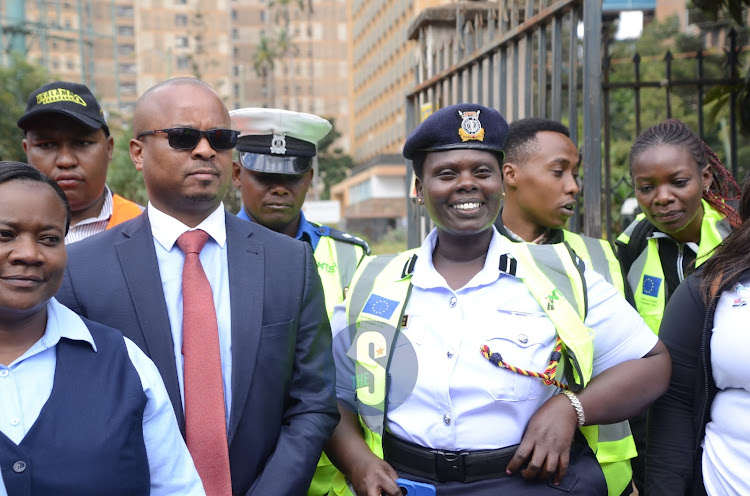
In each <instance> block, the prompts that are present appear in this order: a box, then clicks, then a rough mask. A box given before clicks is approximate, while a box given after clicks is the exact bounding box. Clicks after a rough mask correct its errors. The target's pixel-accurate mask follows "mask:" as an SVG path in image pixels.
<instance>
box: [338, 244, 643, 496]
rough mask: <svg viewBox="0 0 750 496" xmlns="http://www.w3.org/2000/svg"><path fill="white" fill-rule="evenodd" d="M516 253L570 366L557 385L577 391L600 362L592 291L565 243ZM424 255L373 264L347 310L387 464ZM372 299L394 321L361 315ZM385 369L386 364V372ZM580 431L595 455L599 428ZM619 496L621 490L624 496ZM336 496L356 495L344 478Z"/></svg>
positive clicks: (369, 418) (363, 409) (363, 416)
mask: <svg viewBox="0 0 750 496" xmlns="http://www.w3.org/2000/svg"><path fill="white" fill-rule="evenodd" d="M511 249H512V252H511V253H510V255H511V257H512V259H514V260H515V261H516V263H517V264H519V265H521V266H522V267H523V268H524V273H525V274H526V277H524V279H523V282H524V284H525V285H526V287H527V289H528V290H529V292H530V293H531V294H532V296H533V297H534V299H535V300H536V301H537V302H538V303H539V305H540V306H541V308H542V309H544V311H545V313H546V314H547V316H548V317H549V318H550V320H551V321H552V322H553V323H554V325H555V328H556V329H557V332H558V335H559V336H560V339H561V340H562V342H563V355H564V359H563V360H561V361H560V364H559V366H558V369H557V372H556V377H557V378H558V379H561V378H563V377H564V378H565V379H566V380H567V383H568V384H569V385H570V387H571V390H573V391H578V390H580V389H582V388H583V387H584V386H585V385H586V384H587V383H588V382H589V380H590V379H591V375H592V371H593V356H594V348H593V331H592V330H590V329H588V328H587V327H586V326H585V324H584V322H583V319H584V318H585V315H586V287H585V281H584V280H583V277H582V270H583V269H582V267H581V264H579V263H578V262H579V260H578V257H577V256H576V255H575V254H574V253H572V251H571V250H570V248H569V247H568V245H567V244H564V243H561V244H554V245H531V244H527V243H513V244H512V245H511ZM417 251H418V249H417V250H410V251H406V252H404V253H401V254H399V255H392V256H380V257H368V258H367V259H366V260H365V261H364V262H363V263H362V264H361V265H360V267H359V269H358V270H357V274H356V275H355V278H354V280H353V281H352V290H351V291H350V294H349V298H348V299H347V302H346V309H347V315H348V322H349V324H350V325H351V324H353V323H356V333H355V335H354V337H353V339H352V343H351V346H350V349H349V351H348V353H347V355H348V356H350V357H353V358H354V359H355V376H356V377H359V376H366V377H367V380H364V381H363V384H364V385H363V386H362V387H361V388H358V389H357V399H356V401H357V411H358V414H359V419H360V423H361V425H362V429H363V435H364V440H365V443H366V444H367V445H368V446H369V448H370V450H371V451H372V452H373V453H374V454H375V455H377V456H379V457H381V458H382V457H383V448H382V436H383V432H384V424H385V415H386V411H387V402H388V398H387V394H386V392H387V387H386V376H387V370H388V366H389V360H390V357H391V351H392V345H393V343H394V342H395V339H396V337H397V334H398V332H399V328H400V325H401V320H402V318H403V314H404V309H405V308H406V302H407V301H408V298H409V294H410V291H411V273H412V270H413V268H414V263H415V261H416V253H417ZM501 262H502V260H501ZM501 270H502V267H501ZM373 294H377V295H379V296H382V297H384V298H387V299H389V300H393V301H396V302H398V306H397V308H395V309H394V310H393V312H391V313H390V317H389V318H388V319H385V318H381V317H378V316H377V315H373V314H371V313H367V314H364V313H362V309H363V307H364V305H365V302H366V301H367V300H368V299H369V297H370V296H371V295H373ZM372 345H375V348H377V349H378V353H380V352H381V351H383V350H384V353H385V355H382V354H381V355H380V356H381V358H380V360H379V361H376V360H375V359H374V357H372V356H371V355H370V350H371V349H375V348H373V346H372ZM383 362H385V363H386V364H387V365H386V366H385V367H384V366H383V365H382V363H383ZM580 429H581V431H582V433H583V434H584V436H585V437H586V440H587V441H588V443H589V445H590V446H591V448H592V450H593V451H594V452H595V453H596V452H597V446H598V438H599V433H598V430H599V429H598V426H584V427H581V428H580ZM628 480H630V479H628ZM623 487H624V486H623ZM620 492H622V489H620V491H619V492H618V493H617V494H619V493H620ZM331 494H334V495H351V494H353V491H352V490H351V488H350V487H349V485H348V483H347V481H346V480H345V478H344V476H343V474H341V473H338V474H336V477H335V478H334V483H333V489H332V492H331ZM613 494H614V493H613Z"/></svg>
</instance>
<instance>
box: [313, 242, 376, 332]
mask: <svg viewBox="0 0 750 496" xmlns="http://www.w3.org/2000/svg"><path fill="white" fill-rule="evenodd" d="M364 256H365V249H364V248H363V247H361V246H360V245H357V244H354V243H346V242H344V241H340V240H338V239H333V238H331V237H328V236H321V238H320V240H319V241H318V246H317V247H316V248H315V253H313V258H315V263H316V264H317V265H318V275H319V276H320V282H321V283H323V292H324V293H325V300H326V310H327V311H328V319H329V320H330V318H331V317H332V316H333V307H335V306H336V305H338V304H339V303H341V302H342V301H344V298H345V297H346V290H347V288H348V287H349V284H350V283H351V281H352V278H353V277H354V273H355V272H356V270H357V266H358V265H359V263H360V261H361V260H362V259H363V258H364Z"/></svg>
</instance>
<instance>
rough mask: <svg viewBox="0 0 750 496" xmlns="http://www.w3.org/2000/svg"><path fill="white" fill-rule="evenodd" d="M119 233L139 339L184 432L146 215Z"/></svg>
mask: <svg viewBox="0 0 750 496" xmlns="http://www.w3.org/2000/svg"><path fill="white" fill-rule="evenodd" d="M123 235H124V236H125V238H126V239H125V240H124V241H121V242H120V243H117V245H115V248H116V250H117V256H118V257H119V259H120V266H121V267H122V272H123V274H124V275H125V281H126V282H127V285H128V290H129V291H130V297H131V299H132V300H133V306H134V307H135V313H136V315H137V317H138V323H139V324H140V329H141V332H142V333H143V341H144V342H145V343H146V347H147V348H148V350H147V352H148V355H149V357H150V358H151V360H153V362H154V363H155V364H156V367H157V368H158V369H159V372H160V373H161V376H162V379H163V380H164V385H165V386H166V387H167V393H168V394H169V399H170V401H171V402H172V407H173V408H174V411H175V414H176V416H177V423H178V424H179V426H180V430H181V431H183V433H184V429H185V416H184V413H183V411H182V398H181V396H180V384H179V381H178V380H177V366H176V365H175V357H174V341H173V340H172V331H171V327H170V325H169V314H168V312H167V304H166V302H165V301H164V290H163V288H162V285H161V277H159V263H158V261H157V259H156V250H155V249H154V238H153V235H152V234H151V224H150V223H149V221H148V215H147V214H146V213H143V214H142V215H141V216H140V217H139V222H134V223H133V225H132V226H128V228H127V229H124V230H123Z"/></svg>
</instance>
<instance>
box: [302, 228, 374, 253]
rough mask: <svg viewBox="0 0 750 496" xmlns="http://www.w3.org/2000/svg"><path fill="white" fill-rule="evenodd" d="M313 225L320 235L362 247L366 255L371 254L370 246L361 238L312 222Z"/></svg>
mask: <svg viewBox="0 0 750 496" xmlns="http://www.w3.org/2000/svg"><path fill="white" fill-rule="evenodd" d="M311 224H312V225H314V226H315V229H316V230H317V231H318V233H319V234H321V235H323V236H328V237H329V238H333V239H334V240H336V241H340V242H342V243H347V244H352V245H357V246H360V247H362V249H363V250H364V251H365V255H369V254H370V246H369V245H368V244H367V241H365V240H364V239H362V238H360V237H359V236H354V235H353V234H349V233H347V232H344V231H340V230H338V229H334V228H333V227H329V226H324V225H320V224H315V223H312V222H311Z"/></svg>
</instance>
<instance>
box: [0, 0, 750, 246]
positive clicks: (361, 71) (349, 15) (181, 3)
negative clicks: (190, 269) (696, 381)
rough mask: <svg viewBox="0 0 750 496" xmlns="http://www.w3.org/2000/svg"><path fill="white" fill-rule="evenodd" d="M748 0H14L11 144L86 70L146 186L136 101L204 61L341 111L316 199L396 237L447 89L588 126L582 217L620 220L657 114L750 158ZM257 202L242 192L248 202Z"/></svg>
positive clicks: (402, 235)
mask: <svg viewBox="0 0 750 496" xmlns="http://www.w3.org/2000/svg"><path fill="white" fill-rule="evenodd" d="M746 3H747V0H716V1H698V0H693V1H692V2H691V1H688V0H605V1H604V2H601V1H598V0H493V1H447V0H212V1H207V0H141V1H132V0H70V1H62V0H28V1H23V0H0V105H2V108H3V112H2V113H0V157H1V158H3V159H14V160H23V159H24V155H23V151H22V149H21V145H20V142H21V139H22V134H21V132H20V130H18V129H17V128H16V126H15V121H16V119H17V118H18V117H19V116H20V115H21V114H22V113H23V109H24V107H25V104H26V98H27V96H28V94H29V92H30V91H31V90H32V89H34V88H36V87H38V86H40V85H41V84H43V83H45V82H48V81H51V80H54V79H62V80H70V81H78V82H82V83H85V84H87V85H88V86H89V87H90V88H91V89H92V91H93V92H94V93H95V94H96V95H97V97H98V99H99V100H100V102H101V103H102V106H103V108H104V109H105V110H106V112H107V113H108V119H109V122H110V128H111V129H112V132H113V135H114V137H115V146H116V154H115V158H114V160H113V163H112V164H111V165H110V171H109V176H108V183H109V184H110V185H112V186H113V188H114V189H115V190H116V191H118V192H119V193H120V194H122V195H123V196H126V197H129V198H131V199H133V200H135V201H138V202H140V203H142V204H145V202H146V201H147V196H146V193H145V189H144V187H143V186H142V181H141V179H140V177H139V176H138V173H137V172H136V171H135V169H134V168H133V166H132V164H131V162H130V158H129V156H128V152H127V148H128V140H129V139H130V137H131V136H130V127H129V126H130V124H129V122H130V118H131V114H132V111H133V108H134V105H135V102H136V100H137V98H138V96H139V95H140V94H142V93H143V92H144V91H145V90H146V89H147V88H149V87H151V86H152V85H154V84H155V83H157V82H159V81H162V80H164V79H168V78H171V77H176V76H192V77H198V78H200V79H203V80H204V81H206V82H208V83H209V84H210V85H211V86H213V87H214V89H216V91H217V92H218V93H219V94H220V95H221V97H222V98H223V100H224V102H225V103H226V105H227V107H229V108H239V107H251V106H259V107H264V106H265V107H279V108H285V109H289V110H296V111H301V112H310V113H314V114H317V115H320V116H323V117H326V118H328V119H329V120H331V121H332V122H333V123H334V132H333V133H331V135H329V137H328V138H327V139H326V140H324V142H323V143H321V145H320V147H319V148H320V149H319V158H318V164H317V168H318V170H317V176H316V178H317V179H316V182H315V186H314V189H313V191H311V193H310V195H309V196H308V199H311V200H335V201H337V202H338V215H337V216H336V223H337V224H338V225H339V226H340V227H342V228H345V229H346V230H348V231H350V232H355V233H358V234H361V235H364V236H365V237H366V238H367V239H369V240H370V241H373V242H381V243H385V244H387V245H388V248H386V250H391V251H392V250H393V247H394V246H395V247H396V249H398V248H405V247H406V245H407V244H409V245H414V244H415V243H416V242H417V240H421V236H422V234H423V233H424V231H425V230H426V229H429V224H428V222H427V220H426V219H425V218H424V216H421V215H420V214H419V213H417V212H416V209H415V208H414V204H413V200H412V199H411V194H412V187H411V181H412V178H411V177H410V173H409V168H408V164H407V163H406V162H405V161H404V159H403V157H402V156H401V147H402V144H403V141H404V139H405V136H406V134H407V133H408V132H409V130H410V129H412V128H414V127H415V126H416V124H417V123H418V122H419V121H420V120H421V119H423V118H424V117H426V116H427V115H429V113H430V112H432V111H434V110H435V109H437V108H439V107H441V106H444V105H449V104H452V103H457V102H458V101H476V102H478V103H482V104H485V105H489V106H493V107H495V108H498V109H499V110H500V111H501V112H502V113H503V114H504V115H506V117H507V118H508V120H513V119H517V118H521V117H525V116H530V115H539V116H546V117H552V118H556V119H559V120H561V121H563V122H564V123H566V124H567V125H569V126H570V127H571V130H572V131H573V137H574V138H575V140H576V141H577V142H578V144H579V146H580V147H581V149H582V151H583V156H584V172H583V176H584V192H583V195H582V200H581V202H580V208H579V215H578V216H576V217H575V218H574V219H573V223H574V225H573V226H571V227H572V228H573V229H575V230H582V231H585V232H587V234H592V235H597V236H598V235H603V236H605V237H610V238H611V237H612V236H613V235H615V234H616V233H617V232H619V229H620V226H621V225H622V223H623V222H622V216H625V217H629V216H631V215H632V213H633V212H632V210H631V209H630V204H631V202H628V201H627V199H628V198H629V197H630V196H631V195H632V186H631V185H630V182H629V176H628V173H627V154H628V151H629V148H630V145H631V144H632V142H633V140H634V139H635V137H636V135H637V134H638V132H639V131H641V130H643V129H645V128H646V127H648V126H650V125H651V124H654V123H656V122H658V121H660V120H663V119H665V118H667V117H678V118H680V119H682V120H684V121H685V122H687V123H688V125H689V126H690V127H691V128H692V129H693V130H694V131H696V132H697V133H700V134H701V136H702V137H703V138H704V139H705V140H706V141H707V142H708V144H709V145H710V146H711V147H712V148H713V149H714V150H716V151H717V153H718V155H719V156H720V158H721V159H722V160H723V161H724V163H725V164H726V165H727V167H728V168H729V169H730V170H732V172H733V173H734V174H735V176H736V178H737V179H738V181H741V180H742V179H744V177H745V175H746V174H747V172H748V171H750V167H748V166H747V164H748V161H749V160H750V144H746V143H747V140H746V139H745V138H746V134H745V133H746V130H750V97H749V96H748V90H747V80H746V74H747V67H746V57H745V53H746V45H747V32H746V30H745V25H746V24H747V13H746V8H747V6H746ZM238 201H239V200H238V199H237V198H235V197H233V198H228V199H227V203H228V204H229V206H230V208H232V207H235V208H234V210H235V211H236V207H237V206H238V203H237V202H238ZM313 220H319V219H315V218H314V217H313ZM322 220H325V219H322ZM388 243H390V244H388Z"/></svg>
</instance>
